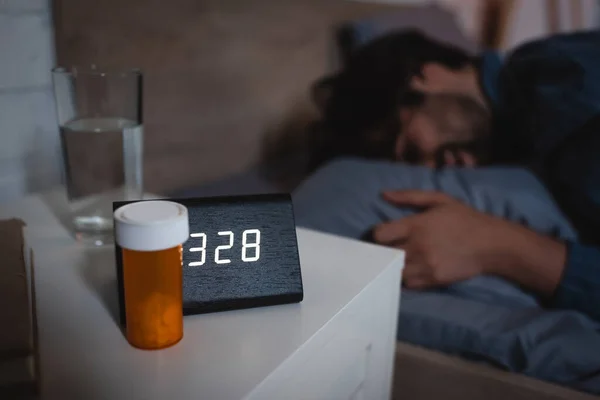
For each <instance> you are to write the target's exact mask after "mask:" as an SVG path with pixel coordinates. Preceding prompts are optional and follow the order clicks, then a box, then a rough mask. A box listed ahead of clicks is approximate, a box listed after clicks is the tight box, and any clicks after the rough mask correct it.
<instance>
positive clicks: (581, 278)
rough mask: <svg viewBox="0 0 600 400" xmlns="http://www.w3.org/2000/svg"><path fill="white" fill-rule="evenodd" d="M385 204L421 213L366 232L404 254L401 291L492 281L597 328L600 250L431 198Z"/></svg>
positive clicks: (416, 195)
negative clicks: (583, 316)
mask: <svg viewBox="0 0 600 400" xmlns="http://www.w3.org/2000/svg"><path fill="white" fill-rule="evenodd" d="M385 197H386V198H387V199H388V200H389V201H390V202H392V203H394V204H397V205H402V206H413V207H419V208H423V209H425V210H424V211H423V212H422V213H420V214H416V215H413V216H410V217H406V218H404V219H401V220H397V221H392V222H387V223H383V224H380V225H378V226H377V227H376V228H375V230H374V239H375V240H376V241H377V242H379V243H380V244H384V245H390V246H394V247H398V248H402V249H404V250H405V251H406V253H407V256H406V266H405V269H404V275H403V280H404V283H405V285H406V286H407V287H409V288H413V289H421V288H429V287H436V286H444V285H449V284H452V283H454V282H458V281H462V280H465V279H469V278H472V277H474V276H477V275H481V274H490V275H497V276H501V277H504V278H505V279H508V280H510V281H512V282H514V283H516V284H518V285H520V286H523V287H525V288H527V289H529V290H531V291H533V292H536V293H538V294H539V295H540V296H541V297H543V298H546V299H547V300H549V302H550V303H551V304H552V305H554V306H555V307H560V308H569V309H574V310H578V311H581V312H585V313H587V314H588V315H589V316H591V317H593V318H595V319H597V320H600V307H598V305H599V304H600V249H596V248H589V247H584V246H581V245H577V244H569V245H567V244H565V243H564V242H561V241H557V240H555V239H552V238H550V237H547V236H544V235H540V234H538V233H536V232H533V231H531V230H529V229H527V228H525V227H523V226H521V225H518V224H515V223H512V222H509V221H506V220H503V219H501V218H497V217H492V216H490V215H486V214H483V213H480V212H478V211H476V210H474V209H472V208H470V207H468V206H466V205H464V204H462V203H460V202H459V201H457V200H455V199H453V198H451V197H449V196H447V195H445V194H443V193H439V192H421V191H401V192H392V193H388V194H386V195H385Z"/></svg>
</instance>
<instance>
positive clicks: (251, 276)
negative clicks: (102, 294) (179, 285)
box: [113, 194, 303, 323]
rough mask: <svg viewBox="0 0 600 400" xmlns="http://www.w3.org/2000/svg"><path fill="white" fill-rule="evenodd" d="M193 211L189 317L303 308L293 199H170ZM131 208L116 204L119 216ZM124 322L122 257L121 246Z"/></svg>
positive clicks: (186, 282)
mask: <svg viewBox="0 0 600 400" xmlns="http://www.w3.org/2000/svg"><path fill="white" fill-rule="evenodd" d="M169 201H173V202H176V203H180V204H182V205H184V206H185V207H186V208H187V210H188V217H189V231H190V237H189V238H188V240H187V242H185V243H184V245H183V250H182V251H183V252H182V265H183V312H184V314H186V315H189V314H199V313H206V312H213V311H224V310H231V309H238V308H249V307H258V306H266V305H275V304H283V303H292V302H299V301H301V300H302V297H303V288H302V277H301V272H300V260H299V255H298V244H297V239H296V226H295V222H294V211H293V207H292V201H291V197H290V195H288V194H269V195H252V196H228V197H211V198H190V199H169ZM128 203H131V202H116V203H114V205H113V208H114V209H115V210H116V209H117V208H119V207H120V206H122V205H124V204H128ZM116 258H117V278H118V281H119V299H120V305H121V307H120V308H121V321H122V322H123V323H124V296H123V286H122V260H121V251H120V248H119V247H118V246H116Z"/></svg>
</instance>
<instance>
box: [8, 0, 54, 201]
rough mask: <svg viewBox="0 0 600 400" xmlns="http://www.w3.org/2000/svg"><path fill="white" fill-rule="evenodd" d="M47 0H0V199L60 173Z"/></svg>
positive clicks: (38, 186) (45, 185)
mask: <svg viewBox="0 0 600 400" xmlns="http://www.w3.org/2000/svg"><path fill="white" fill-rule="evenodd" d="M48 1H49V0H0V138H1V140H0V202H1V201H6V200H11V199H14V198H17V197H19V196H22V195H23V194H25V193H27V192H31V191H36V190H43V189H45V188H48V187H50V186H52V185H54V184H56V183H57V182H58V180H59V177H60V173H59V171H60V169H59V157H58V154H59V152H58V133H57V128H56V122H55V117H54V103H53V97H52V91H51V74H50V69H51V68H52V66H53V63H54V51H53V44H52V42H53V41H52V24H51V17H50V7H49V3H48Z"/></svg>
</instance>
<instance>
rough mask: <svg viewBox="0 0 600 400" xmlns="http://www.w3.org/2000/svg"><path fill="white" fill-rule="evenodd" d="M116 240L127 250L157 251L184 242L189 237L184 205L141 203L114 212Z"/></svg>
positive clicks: (169, 202) (167, 202)
mask: <svg viewBox="0 0 600 400" xmlns="http://www.w3.org/2000/svg"><path fill="white" fill-rule="evenodd" d="M114 218H115V240H116V242H117V244H118V245H119V246H121V247H122V248H124V249H129V250H137V251H157V250H165V249H170V248H173V247H175V246H178V245H180V244H182V243H184V242H185V241H186V240H187V239H188V237H189V234H190V227H189V223H188V212H187V208H185V206H183V205H181V204H179V203H175V202H172V201H163V200H158V201H140V202H136V203H131V204H127V205H125V206H123V207H120V208H119V209H117V210H116V211H115V214H114Z"/></svg>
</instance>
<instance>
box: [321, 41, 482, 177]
mask: <svg viewBox="0 0 600 400" xmlns="http://www.w3.org/2000/svg"><path fill="white" fill-rule="evenodd" d="M428 62H437V63H440V64H442V65H444V66H446V67H448V68H451V69H460V68H463V67H465V66H466V65H468V64H469V63H474V62H475V60H474V58H473V57H472V56H470V55H469V54H468V53H467V52H466V51H463V50H462V49H459V48H457V47H455V46H452V45H449V44H446V43H441V42H438V41H436V40H433V39H431V38H429V37H428V36H426V35H425V34H423V33H422V32H420V31H418V30H402V31H397V32H394V33H391V34H388V35H385V36H383V37H381V38H378V39H375V40H373V41H372V42H370V43H367V44H366V45H365V46H363V47H361V48H359V49H358V50H357V51H355V52H354V53H352V54H351V55H350V56H349V57H347V60H346V63H345V65H344V66H343V68H342V69H341V70H340V71H339V72H338V73H336V74H335V75H333V76H329V77H325V78H323V79H321V80H319V81H317V82H316V83H315V85H314V86H313V88H312V93H313V99H315V101H316V102H317V103H318V105H319V106H320V109H321V113H322V118H321V120H320V121H319V123H317V124H316V125H315V127H314V129H313V141H314V143H313V153H314V154H313V159H312V162H311V164H312V167H313V168H316V167H318V166H319V165H320V164H322V163H323V162H326V161H328V160H330V159H332V158H334V157H337V156H341V155H353V156H361V157H366V158H389V157H391V156H392V152H393V141H394V140H395V138H396V135H397V134H398V133H399V132H400V128H401V127H400V126H399V121H398V118H397V107H398V106H399V105H401V104H403V103H410V101H411V98H412V97H413V96H411V91H410V89H409V83H410V80H411V78H412V77H414V76H418V75H420V74H421V70H422V67H423V65H424V64H425V63H428Z"/></svg>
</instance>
